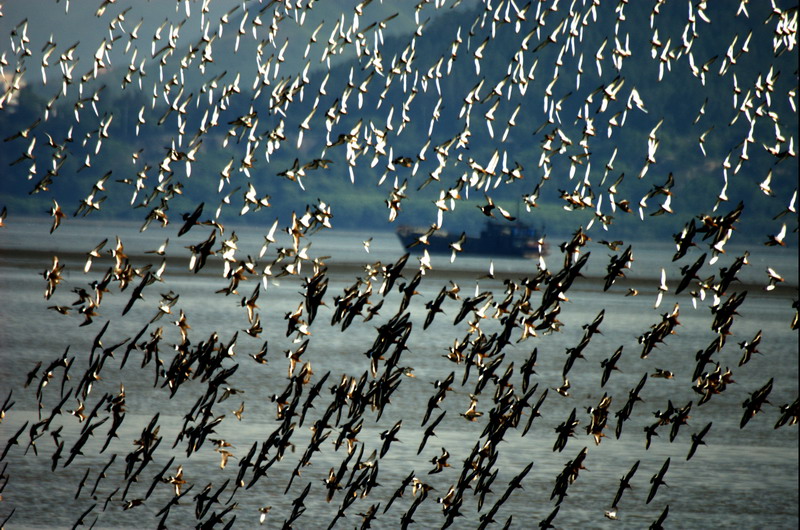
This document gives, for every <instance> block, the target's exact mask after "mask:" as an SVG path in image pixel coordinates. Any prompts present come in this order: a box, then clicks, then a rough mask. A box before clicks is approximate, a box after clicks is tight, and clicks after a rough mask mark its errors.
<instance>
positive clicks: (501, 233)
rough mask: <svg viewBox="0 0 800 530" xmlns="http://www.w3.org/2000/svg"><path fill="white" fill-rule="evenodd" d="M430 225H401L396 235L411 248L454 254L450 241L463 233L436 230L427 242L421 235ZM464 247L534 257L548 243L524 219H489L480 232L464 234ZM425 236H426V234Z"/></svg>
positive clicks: (467, 250) (473, 251)
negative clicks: (476, 234)
mask: <svg viewBox="0 0 800 530" xmlns="http://www.w3.org/2000/svg"><path fill="white" fill-rule="evenodd" d="M428 231H429V229H428V228H422V227H416V226H406V225H403V226H400V227H398V229H397V236H398V237H399V238H400V241H401V242H402V244H403V246H404V247H406V248H407V249H408V250H409V251H410V252H416V253H422V252H423V250H425V249H427V251H428V252H429V253H431V254H448V255H449V254H451V253H452V251H453V250H452V247H451V244H452V243H455V242H457V241H458V240H459V239H460V238H461V235H455V234H454V233H452V232H447V231H446V230H437V231H435V232H434V233H433V234H430V235H429V236H428V237H427V240H426V241H427V244H425V243H423V242H421V241H420V238H421V237H423V236H424V235H425V233H426V232H428ZM464 237H465V238H464V242H463V243H462V244H461V250H462V252H463V253H464V254H468V255H482V256H498V257H519V258H531V257H534V258H535V257H538V256H540V255H547V247H546V246H545V245H544V243H540V241H539V240H540V238H541V235H540V234H539V231H538V230H536V229H535V228H533V227H532V226H530V225H527V224H525V223H522V222H514V223H500V222H497V221H491V220H490V221H488V222H487V223H486V224H485V225H484V227H483V229H482V230H481V233H480V235H479V236H477V237H475V236H464ZM423 239H424V238H423Z"/></svg>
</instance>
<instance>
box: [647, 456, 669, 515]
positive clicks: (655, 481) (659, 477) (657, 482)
mask: <svg viewBox="0 0 800 530" xmlns="http://www.w3.org/2000/svg"><path fill="white" fill-rule="evenodd" d="M669 461H670V459H669V457H667V459H666V460H665V461H664V464H663V465H662V466H661V469H660V470H659V471H658V473H656V474H655V475H653V476H652V477H651V478H650V484H652V486H651V487H650V493H648V494H647V501H646V504H650V501H652V500H653V498H654V497H655V496H656V492H658V488H659V486H661V485H664V486H666V485H667V483H666V482H664V475H666V474H667V470H668V469H669Z"/></svg>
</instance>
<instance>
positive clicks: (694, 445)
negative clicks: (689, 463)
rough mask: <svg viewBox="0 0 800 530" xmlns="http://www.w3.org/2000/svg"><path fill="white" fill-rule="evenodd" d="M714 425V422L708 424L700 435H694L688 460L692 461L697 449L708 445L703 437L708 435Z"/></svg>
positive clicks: (687, 456)
mask: <svg viewBox="0 0 800 530" xmlns="http://www.w3.org/2000/svg"><path fill="white" fill-rule="evenodd" d="M712 423H713V422H708V425H706V426H705V427H703V428H702V429H701V430H700V432H699V433H692V446H691V447H690V448H689V454H687V455H686V460H691V459H692V457H693V456H694V454H695V452H696V451H697V448H698V447H699V446H700V445H705V444H706V442H705V441H703V437H704V436H705V435H706V434H707V433H708V431H709V429H711V424H712Z"/></svg>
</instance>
